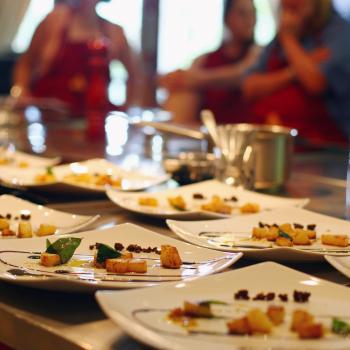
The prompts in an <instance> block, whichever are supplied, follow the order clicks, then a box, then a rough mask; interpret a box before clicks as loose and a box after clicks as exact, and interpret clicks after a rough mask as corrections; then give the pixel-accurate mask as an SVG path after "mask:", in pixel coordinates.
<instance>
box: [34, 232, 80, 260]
mask: <svg viewBox="0 0 350 350" xmlns="http://www.w3.org/2000/svg"><path fill="white" fill-rule="evenodd" d="M80 242H81V238H76V237H69V238H60V239H58V240H57V241H55V242H54V243H51V242H50V241H49V240H48V239H47V240H46V251H45V252H44V253H41V256H40V262H41V264H42V265H44V266H56V265H61V264H65V263H67V262H68V261H69V260H70V259H71V258H72V256H73V254H74V252H75V250H76V249H77V248H78V247H79V245H80Z"/></svg>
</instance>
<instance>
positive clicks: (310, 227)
mask: <svg viewBox="0 0 350 350" xmlns="http://www.w3.org/2000/svg"><path fill="white" fill-rule="evenodd" d="M306 228H307V229H308V230H310V231H315V228H316V225H315V224H312V225H307V226H306Z"/></svg>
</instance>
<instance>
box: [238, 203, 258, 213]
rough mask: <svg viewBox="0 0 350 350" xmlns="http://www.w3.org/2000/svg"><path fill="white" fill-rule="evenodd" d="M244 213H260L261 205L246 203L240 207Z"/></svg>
mask: <svg viewBox="0 0 350 350" xmlns="http://www.w3.org/2000/svg"><path fill="white" fill-rule="evenodd" d="M239 210H240V212H241V213H242V214H255V213H259V211H260V205H259V204H257V203H246V204H244V205H242V206H241V207H240V208H239Z"/></svg>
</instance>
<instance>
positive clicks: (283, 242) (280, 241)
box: [276, 237, 293, 247]
mask: <svg viewBox="0 0 350 350" xmlns="http://www.w3.org/2000/svg"><path fill="white" fill-rule="evenodd" d="M276 244H277V245H278V246H279V247H293V241H291V240H290V239H288V238H285V237H278V238H277V239H276Z"/></svg>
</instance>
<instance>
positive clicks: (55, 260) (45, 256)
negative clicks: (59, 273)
mask: <svg viewBox="0 0 350 350" xmlns="http://www.w3.org/2000/svg"><path fill="white" fill-rule="evenodd" d="M40 264H41V265H43V266H46V267H52V266H57V265H61V258H60V256H59V255H58V254H50V253H41V254H40Z"/></svg>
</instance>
